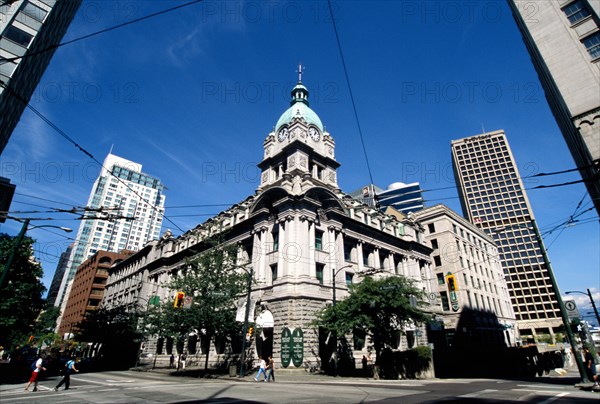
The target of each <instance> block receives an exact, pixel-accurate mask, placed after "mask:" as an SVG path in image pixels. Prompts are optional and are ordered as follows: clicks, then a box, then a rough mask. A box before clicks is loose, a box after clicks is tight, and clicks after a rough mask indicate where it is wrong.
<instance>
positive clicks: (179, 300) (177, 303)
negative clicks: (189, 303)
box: [173, 292, 185, 309]
mask: <svg viewBox="0 0 600 404" xmlns="http://www.w3.org/2000/svg"><path fill="white" fill-rule="evenodd" d="M184 298H185V293H183V292H177V293H175V300H174V301H173V307H175V308H176V309H180V308H181V307H182V306H183V299H184Z"/></svg>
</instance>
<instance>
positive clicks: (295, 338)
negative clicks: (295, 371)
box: [292, 328, 304, 368]
mask: <svg viewBox="0 0 600 404" xmlns="http://www.w3.org/2000/svg"><path fill="white" fill-rule="evenodd" d="M303 361H304V332H302V328H295V329H294V332H292V362H293V363H294V366H296V367H297V368H299V367H301V366H302V362H303Z"/></svg>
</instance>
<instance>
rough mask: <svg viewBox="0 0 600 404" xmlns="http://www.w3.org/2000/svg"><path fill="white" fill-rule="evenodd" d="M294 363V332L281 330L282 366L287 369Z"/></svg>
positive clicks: (284, 328) (285, 328)
mask: <svg viewBox="0 0 600 404" xmlns="http://www.w3.org/2000/svg"><path fill="white" fill-rule="evenodd" d="M291 361H292V332H291V331H290V329H289V328H287V327H283V330H281V366H283V367H284V368H287V367H288V366H290V362H291Z"/></svg>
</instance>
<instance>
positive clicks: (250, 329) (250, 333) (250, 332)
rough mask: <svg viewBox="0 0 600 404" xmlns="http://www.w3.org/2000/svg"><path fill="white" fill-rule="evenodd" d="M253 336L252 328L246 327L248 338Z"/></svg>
mask: <svg viewBox="0 0 600 404" xmlns="http://www.w3.org/2000/svg"><path fill="white" fill-rule="evenodd" d="M253 335H254V327H248V336H250V338H252V336H253Z"/></svg>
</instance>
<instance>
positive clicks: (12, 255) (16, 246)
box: [0, 218, 73, 290]
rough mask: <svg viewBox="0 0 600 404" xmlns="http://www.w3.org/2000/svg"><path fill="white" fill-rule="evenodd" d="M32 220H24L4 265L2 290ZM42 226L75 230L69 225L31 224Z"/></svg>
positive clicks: (0, 285) (0, 287)
mask: <svg viewBox="0 0 600 404" xmlns="http://www.w3.org/2000/svg"><path fill="white" fill-rule="evenodd" d="M30 220H31V219H30V218H27V219H25V220H23V227H22V228H21V231H20V232H19V235H18V236H17V239H16V240H15V242H14V245H13V247H12V250H11V252H10V256H9V257H8V260H7V261H6V265H4V270H3V271H2V275H1V276H0V290H2V288H3V287H4V282H6V279H7V277H8V273H9V272H10V267H11V265H12V263H13V261H14V259H15V255H16V254H17V251H18V250H19V247H21V242H23V238H24V237H25V233H26V232H27V227H28V226H29V221H30ZM40 227H54V228H55V229H59V230H62V231H64V232H67V233H70V232H72V231H73V229H70V228H68V227H62V226H53V225H51V224H43V225H40V226H31V229H39V228H40Z"/></svg>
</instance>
